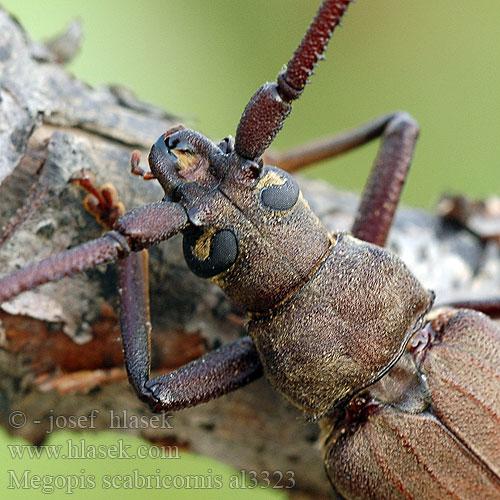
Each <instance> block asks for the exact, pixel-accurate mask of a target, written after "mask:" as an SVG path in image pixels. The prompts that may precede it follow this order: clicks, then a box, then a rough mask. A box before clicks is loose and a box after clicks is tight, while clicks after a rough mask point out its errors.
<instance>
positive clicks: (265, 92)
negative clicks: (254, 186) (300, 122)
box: [235, 0, 351, 160]
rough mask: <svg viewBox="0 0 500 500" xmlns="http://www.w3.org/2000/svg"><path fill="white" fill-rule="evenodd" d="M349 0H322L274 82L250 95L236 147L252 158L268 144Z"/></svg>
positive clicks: (308, 75) (237, 135) (257, 155)
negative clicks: (285, 66) (286, 64)
mask: <svg viewBox="0 0 500 500" xmlns="http://www.w3.org/2000/svg"><path fill="white" fill-rule="evenodd" d="M350 1H351V0H324V1H323V3H322V5H321V7H320V8H319V10H318V12H317V14H316V17H315V18H314V20H313V22H312V23H311V26H309V29H308V30H307V33H306V34H305V36H304V38H303V39H302V42H301V43H300V45H299V47H298V48H297V50H296V51H295V53H294V55H293V56H292V58H291V59H290V61H289V63H288V66H287V68H286V70H285V71H282V72H281V73H280V74H279V75H278V78H277V82H276V83H275V82H273V83H265V84H264V85H262V87H260V88H259V89H258V90H257V92H255V94H254V95H253V96H252V98H251V99H250V101H249V103H248V104H247V106H246V108H245V111H244V112H243V115H242V117H241V120H240V123H239V124H238V129H237V131H236V140H235V150H236V152H237V153H238V154H239V155H240V156H243V157H244V158H248V159H251V160H255V159H257V158H259V157H260V156H261V155H262V153H263V152H264V151H265V150H266V149H267V148H268V147H269V145H270V144H271V142H272V141H273V140H274V138H275V137H276V134H277V133H278V132H279V131H280V130H281V128H282V127H283V123H284V121H285V119H286V117H287V116H288V115H289V114H290V112H291V110H292V101H294V100H295V99H298V98H299V97H300V95H301V94H302V91H303V90H304V87H305V86H306V84H307V83H308V81H309V77H310V76H311V75H312V73H313V71H314V68H315V66H316V64H317V63H318V61H319V60H320V59H323V54H324V52H325V50H326V46H327V45H328V42H329V40H330V37H331V36H332V34H333V31H334V30H335V28H336V27H337V26H338V25H339V24H340V19H341V18H342V16H343V15H344V12H345V11H346V9H347V6H348V5H349V3H350Z"/></svg>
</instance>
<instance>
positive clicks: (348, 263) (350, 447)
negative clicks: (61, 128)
mask: <svg viewBox="0 0 500 500" xmlns="http://www.w3.org/2000/svg"><path fill="white" fill-rule="evenodd" d="M349 3H350V1H349V0H343V1H341V0H325V1H324V2H323V4H322V6H321V8H320V10H319V11H318V14H317V16H316V17H315V19H314V21H313V23H312V25H311V27H310V28H309V30H308V32H307V33H306V36H305V37H304V39H303V40H302V43H301V44H300V46H299V48H298V49H297V51H296V52H295V54H294V56H293V57H292V59H291V60H290V62H289V63H288V66H287V68H286V69H285V70H284V71H283V72H281V73H280V74H279V75H278V78H277V82H276V83H266V84H264V85H263V86H262V87H261V88H260V89H258V90H257V92H256V93H255V94H254V96H253V97H252V98H251V100H250V102H249V103H248V105H247V107H246V108H245V111H244V113H243V116H242V118H241V120H240V123H239V125H238V129H237V132H236V137H235V140H233V139H232V138H230V137H228V138H226V139H224V140H223V141H221V142H220V143H219V144H214V143H213V142H211V141H210V140H208V139H207V138H206V137H204V136H203V135H201V134H200V133H198V132H195V131H192V130H186V129H183V128H179V127H177V128H175V129H171V130H169V131H167V132H166V133H165V134H163V135H162V136H160V137H159V139H158V140H157V142H156V143H155V144H154V145H153V147H152V149H151V153H150V155H149V164H150V167H151V174H149V176H150V177H154V178H155V179H157V180H158V182H159V183H160V184H161V186H162V187H163V189H164V191H165V197H164V198H163V199H162V200H161V201H159V202H156V203H152V204H150V205H147V206H144V207H140V208H137V209H134V210H131V211H129V212H127V213H126V214H124V215H122V216H121V217H118V218H116V217H115V215H116V214H114V215H113V216H111V217H110V219H109V220H108V221H105V225H108V226H109V229H110V231H109V232H108V233H107V234H106V235H105V236H103V237H102V238H99V239H97V240H93V241H91V242H89V243H87V244H84V245H81V246H79V247H76V248H74V249H71V250H68V251H67V252H63V253H62V254H59V255H56V256H54V257H51V258H49V259H46V260H44V261H41V262H39V263H37V264H34V265H32V266H29V267H27V268H25V269H22V270H20V271H18V272H17V273H14V274H12V275H10V276H7V277H5V278H3V279H2V280H1V281H0V302H3V301H6V300H9V299H10V298H13V297H14V296H16V295H17V294H19V293H21V292H22V291H25V290H29V289H31V288H34V287H35V286H38V285H41V284H43V283H45V282H47V281H54V280H57V279H60V278H61V277H63V276H65V275H68V274H72V273H75V272H82V271H84V270H86V269H89V268H91V267H93V266H96V265H98V264H101V263H108V262H114V261H116V260H120V268H119V280H120V290H121V293H120V295H121V324H122V336H123V346H124V351H125V357H126V366H127V371H128V374H129V379H130V382H131V384H132V386H133V387H134V389H135V391H136V392H137V394H138V396H139V397H140V398H141V399H142V400H144V401H146V402H147V403H148V404H149V405H150V407H151V408H152V409H153V410H154V411H169V410H178V409H182V408H185V407H188V406H193V405H196V404H198V403H202V402H205V401H208V400H210V399H212V398H215V397H218V396H221V395H223V394H225V393H227V392H229V391H232V390H235V389H237V388H239V387H241V386H243V385H245V384H247V383H249V382H251V381H252V380H255V379H256V378H257V377H259V376H261V375H262V373H263V372H265V373H266V375H267V376H268V378H269V379H270V381H271V382H272V384H273V385H274V387H275V388H276V389H277V390H278V391H279V392H280V393H282V394H283V395H284V396H285V397H286V398H287V399H288V400H289V401H291V402H292V403H293V404H294V405H296V406H297V407H299V408H300V409H302V410H303V411H304V413H305V415H306V416H307V417H308V418H309V419H312V420H319V421H320V425H321V427H322V429H323V431H324V434H325V439H324V456H325V464H326V468H327V472H328V475H329V477H330V479H331V480H332V482H333V484H334V487H335V489H336V490H337V491H338V492H339V493H340V494H341V495H342V496H344V497H345V498H365V497H367V498H373V497H376V498H394V497H397V496H402V497H404V496H406V497H415V498H416V497H418V498H429V497H431V496H433V495H434V496H436V494H435V493H434V492H435V491H439V493H438V494H437V496H439V497H446V495H448V496H457V495H461V496H462V497H463V498H473V497H475V496H478V495H479V492H480V493H481V494H482V495H483V496H486V497H490V498H495V497H497V498H498V496H499V495H500V480H499V476H500V471H499V469H500V464H499V463H498V457H499V455H500V454H499V453H498V449H499V443H498V437H496V436H498V432H497V430H498V423H497V420H498V419H497V416H498V414H499V413H500V409H499V408H498V405H499V401H500V398H499V394H498V389H497V388H496V387H495V384H494V383H493V382H492V380H494V379H495V377H496V378H498V377H499V376H500V375H499V373H498V369H499V368H498V367H499V362H498V361H499V360H500V335H499V332H498V329H497V328H496V327H495V326H494V324H493V323H492V322H491V321H489V319H487V318H486V317H485V316H483V315H480V314H479V313H475V312H472V311H466V310H461V311H458V312H455V311H454V310H447V311H441V312H439V313H432V314H433V315H432V316H431V317H427V318H426V315H427V313H428V312H429V309H430V308H431V305H432V302H433V294H432V293H431V292H429V291H427V290H425V289H424V288H423V287H422V286H421V285H420V283H419V282H418V281H417V280H416V278H415V277H414V276H413V275H412V274H411V272H410V271H409V270H408V269H407V267H406V266H405V264H404V263H403V262H402V261H401V260H400V259H399V258H398V257H396V256H395V255H393V254H392V253H390V252H388V251H387V250H385V249H383V248H382V247H383V245H384V243H385V240H386V237H387V233H388V231H389V228H390V226H391V222H392V217H393V215H394V211H395V209H396V205H397V202H398V200H399V197H400V193H401V189H402V186H403V183H404V179H405V177H406V173H407V170H408V167H409V164H410V160H411V157H412V153H413V149H414V144H415V141H416V138H417V135H418V127H417V125H416V123H415V122H414V120H413V119H412V118H411V117H410V116H408V115H407V114H405V113H394V114H390V115H386V116H383V117H381V118H378V119H376V120H373V121H371V122H369V123H368V124H366V125H364V126H362V127H360V128H358V129H356V130H355V131H353V132H351V133H349V134H347V135H344V136H340V137H338V138H336V139H334V140H331V141H328V142H327V143H324V144H322V145H321V146H320V147H319V148H316V149H306V150H302V151H301V152H300V153H296V154H294V155H293V157H292V158H285V159H283V158H282V159H278V161H277V162H276V163H278V165H279V166H281V167H283V168H284V170H283V169H279V168H276V167H274V166H268V165H264V161H263V158H262V157H263V155H264V152H265V150H266V149H267V148H268V147H269V145H270V144H271V143H272V141H273V139H274V137H275V136H276V134H277V133H278V132H279V130H280V129H281V127H282V125H283V122H284V120H285V119H286V117H287V116H288V114H289V113H290V111H291V103H292V102H293V101H294V100H296V99H297V98H299V97H300V95H301V93H302V91H303V90H304V87H305V85H306V83H307V81H308V79H309V77H310V76H311V74H312V71H313V69H314V67H315V65H316V63H317V62H318V60H319V59H321V58H322V54H323V52H324V50H325V48H326V45H327V43H328V40H329V38H330V36H331V35H332V33H333V31H334V29H335V27H336V26H337V25H338V24H339V22H340V19H341V17H342V16H343V14H344V12H345V10H346V8H347V6H348V4H349ZM379 136H381V137H382V143H381V148H380V151H379V154H378V156H377V159H376V161H375V165H374V168H373V169H372V173H371V176H370V180H369V182H368V186H367V188H366V191H365V193H364V195H363V199H362V203H361V206H360V209H359V212H358V215H357V218H356V221H355V223H354V226H353V228H352V235H350V234H346V233H342V232H337V233H333V234H331V233H329V232H328V231H327V230H326V229H325V228H324V227H323V225H322V224H321V223H320V222H319V220H318V219H317V217H316V216H315V215H314V214H313V213H312V211H311V210H310V209H309V207H308V206H307V203H306V202H305V200H304V199H303V198H302V195H301V193H300V191H299V189H298V187H297V184H296V183H295V181H294V179H293V177H292V176H291V175H290V174H289V173H288V172H287V170H288V171H291V170H294V169H296V168H299V167H301V166H304V165H306V164H308V163H311V162H312V161H315V160H318V159H320V158H324V157H326V156H333V155H335V154H337V153H339V152H342V151H345V150H347V149H350V148H353V147H355V146H357V145H359V144H363V143H365V142H367V141H368V140H371V139H373V138H375V137H379ZM137 160H138V159H137V157H133V161H132V163H133V168H134V169H135V171H136V172H137V173H140V171H139V169H138V167H137ZM99 209H101V210H104V211H105V212H106V208H105V207H96V210H99ZM179 232H182V233H183V235H184V254H185V257H186V261H187V263H188V266H189V267H190V269H191V270H192V271H193V272H194V273H195V274H197V275H198V276H200V277H202V278H208V279H211V280H213V281H214V282H216V283H217V284H218V285H219V286H220V287H221V288H222V289H223V290H224V291H225V292H226V294H227V295H228V296H229V297H230V298H231V299H232V300H233V301H234V302H235V303H237V304H238V305H239V306H240V307H242V308H244V309H245V310H246V311H247V313H248V317H249V323H248V336H247V337H243V338H241V339H239V340H237V341H235V342H233V343H231V344H229V345H226V346H223V347H221V348H219V349H217V350H215V351H212V352H211V353H210V354H208V355H206V356H204V357H203V358H201V359H199V360H196V361H194V362H192V363H190V364H189V365H186V366H185V367H183V368H181V369H180V370H177V371H175V372H172V373H169V374H166V375H163V376H159V377H156V378H154V379H151V380H150V377H149V370H150V352H149V337H150V331H149V330H150V327H149V317H148V315H149V311H148V304H147V294H146V290H145V287H144V284H145V282H146V280H145V276H146V272H147V271H146V268H145V264H144V260H143V253H142V250H144V249H146V248H148V247H150V246H151V245H154V244H156V243H159V242H160V241H163V240H165V239H168V238H170V237H172V236H173V235H174V234H176V233H179ZM289 239H292V240H294V241H301V242H303V244H302V245H301V248H300V251H297V248H295V247H294V248H292V247H290V246H289V245H287V243H286V241H288V240H289ZM424 321H425V324H424ZM472 338H473V339H474V343H473V344H472V340H471V339H472ZM408 345H409V346H410V347H409V348H407V346H408ZM450 351H453V353H455V355H456V357H453V356H452V354H450ZM464 358H467V359H468V360H469V362H470V363H472V364H474V365H475V367H476V372H475V373H474V374H471V373H469V372H468V371H467V370H458V369H456V366H454V365H456V364H457V363H458V361H459V360H463V359H464ZM471 360H472V361H471ZM469 375H472V376H470V377H469ZM446 377H448V378H446ZM200 379H203V380H204V384H203V386H200V385H199V384H197V383H196V382H197V381H199V380H200ZM445 382H447V384H446V383H445ZM497 385H498V384H497ZM451 387H453V388H455V392H452V391H451V390H450V388H451ZM459 393H461V396H459ZM478 394H479V396H478ZM454 398H455V399H454ZM457 398H458V401H459V403H460V404H461V405H463V406H464V407H465V408H467V411H464V410H462V411H458V412H457V411H453V410H454V409H456V407H457V403H456V399H457ZM470 415H474V417H475V418H474V419H470V418H469V416H470ZM479 417H481V421H482V422H485V423H484V425H487V426H488V427H489V429H490V430H491V433H492V436H493V438H492V437H491V436H488V437H487V438H482V439H481V438H477V436H475V435H474V432H473V427H474V422H476V423H477V422H478V421H480V420H479ZM423 436H425V442H423ZM378 449H382V450H383V452H384V453H377V450H378ZM389 451H390V452H391V455H393V458H392V459H391V460H392V464H391V465H388V464H387V463H386V461H385V460H384V456H385V452H389ZM394 457H395V458H394ZM462 475H466V476H467V480H466V481H463V483H461V484H460V483H459V479H460V477H461V476H462Z"/></svg>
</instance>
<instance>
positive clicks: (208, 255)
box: [183, 228, 238, 278]
mask: <svg viewBox="0 0 500 500" xmlns="http://www.w3.org/2000/svg"><path fill="white" fill-rule="evenodd" d="M183 250H184V258H185V259H186V262H187V265H188V266H189V269H191V271H193V273H194V274H196V275H197V276H200V277H201V278H211V277H213V276H216V275H217V274H220V273H222V272H224V271H226V270H227V269H229V268H230V267H231V266H232V265H233V264H234V263H235V261H236V258H237V257H238V240H237V239H236V236H235V234H234V233H233V231H232V230H231V229H219V230H217V229H214V228H209V229H200V228H196V229H190V230H188V231H186V232H185V233H184V241H183Z"/></svg>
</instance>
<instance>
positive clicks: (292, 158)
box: [263, 112, 399, 173]
mask: <svg viewBox="0 0 500 500" xmlns="http://www.w3.org/2000/svg"><path fill="white" fill-rule="evenodd" d="M398 114H399V113H398V112H394V113H388V114H385V115H382V116H378V117H377V118H374V119H372V120H370V121H368V122H366V123H363V124H361V125H358V126H357V127H355V128H352V129H350V130H347V131H345V132H341V133H337V134H334V135H331V136H328V137H324V138H322V139H319V140H315V141H311V142H307V143H306V144H302V145H300V146H298V147H296V148H293V149H290V150H288V151H284V152H279V151H273V150H269V151H266V152H265V153H264V155H263V159H264V163H266V164H268V165H275V166H276V167H279V168H281V169H282V170H286V171H287V172H291V173H293V172H296V171H297V170H300V169H301V168H304V167H308V166H309V165H313V164H314V163H318V162H320V161H323V160H328V159H330V158H334V157H336V156H340V155H341V154H343V153H347V152H348V151H351V150H352V149H355V148H357V147H359V146H362V145H363V144H366V143H368V142H370V141H372V140H373V139H376V138H377V137H380V136H381V135H382V134H383V132H384V130H385V128H386V127H387V124H388V123H389V122H390V121H391V120H392V119H394V118H395V117H396V116H398Z"/></svg>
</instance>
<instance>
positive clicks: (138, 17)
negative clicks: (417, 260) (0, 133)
mask: <svg viewBox="0 0 500 500" xmlns="http://www.w3.org/2000/svg"><path fill="white" fill-rule="evenodd" d="M318 4H319V1H304V0H253V1H251V2H249V1H243V0H233V1H228V0H210V1H202V0H187V1H184V2H180V1H171V0H144V1H142V2H137V1H133V0H120V1H118V0H105V1H102V0H101V1H97V0H85V1H81V0H79V1H76V0H50V2H41V1H39V0H7V1H4V2H3V5H4V6H5V7H6V8H7V9H8V10H10V11H11V12H12V13H14V14H15V15H16V16H18V18H19V20H20V21H21V23H22V24H23V25H24V26H25V27H26V28H27V29H28V31H29V32H30V33H31V35H32V36H33V37H35V38H36V39H39V40H41V39H43V38H47V37H49V36H51V35H53V34H54V33H56V32H58V31H60V30H61V29H62V28H63V27H64V26H65V24H66V23H67V22H69V20H71V19H73V18H74V17H79V18H81V19H83V21H84V29H85V41H84V44H83V47H82V50H81V53H80V54H79V55H78V57H77V58H76V60H75V61H74V62H73V63H71V64H70V66H69V69H70V71H72V72H73V73H75V74H76V75H77V76H78V77H79V78H81V79H83V80H85V81H87V82H89V83H90V84H92V85H101V84H107V83H118V84H121V85H122V86H125V87H128V88H130V89H132V90H133V91H134V92H135V93H136V94H137V95H138V96H139V97H140V98H142V99H144V100H146V101H150V102H153V103H155V104H157V105H159V106H161V107H163V108H164V109H166V110H168V111H170V112H173V113H175V114H178V115H180V116H181V117H183V121H185V122H187V123H188V124H189V125H190V126H193V127H196V128H198V129H199V130H201V131H203V132H205V133H207V134H208V135H210V136H211V137H213V138H221V137H223V136H225V135H227V134H233V135H234V132H235V128H236V125H237V123H238V120H239V116H240V114H241V112H242V110H243V108H244V106H245V104H246V102H247V101H248V99H249V97H250V96H251V94H252V93H253V92H254V91H255V90H256V89H257V87H258V86H259V85H260V84H261V83H263V82H264V81H266V80H273V79H274V78H275V76H276V74H277V73H278V71H279V70H280V69H281V67H282V65H283V64H284V63H286V62H287V61H288V59H289V57H290V55H291V54H292V52H293V50H294V49H295V47H296V45H297V44H298V41H299V40H300V38H301V37H302V35H303V34H304V32H305V29H306V27H307V26H308V24H309V22H310V20H311V19H312V16H313V15H314V12H315V11H316V9H317V7H318ZM499 20H500V3H499V2H498V0H478V1H476V2H474V3H471V2H457V1H456V0H439V1H436V0H419V1H415V0H369V1H366V0H359V1H358V2H356V3H355V4H353V5H352V6H351V7H350V8H349V12H348V15H347V17H346V19H345V21H344V26H345V27H344V28H343V29H341V30H338V31H337V32H336V34H335V39H334V40H333V43H331V45H330V49H329V51H328V54H327V60H326V61H324V62H323V63H321V64H320V66H319V67H318V69H317V74H316V76H314V77H313V80H312V84H311V85H310V86H309V88H308V89H307V91H306V92H305V94H304V96H303V97H302V98H301V100H300V101H299V102H298V103H296V104H295V107H294V112H293V114H292V116H291V117H290V118H289V119H288V121H287V123H286V125H285V127H284V130H283V132H282V133H281V134H280V135H279V137H278V139H277V140H276V142H275V146H276V147H277V148H278V149H285V148H287V147H291V146H293V145H297V144H299V143H301V142H304V141H307V140H310V139H314V138H317V137H320V136H325V135H328V134H330V133H332V132H334V131H340V130H342V129H345V128H348V127H352V126H354V125H356V124H358V123H361V122H363V121H366V120H367V119H368V118H371V117H374V116H376V115H379V114H381V113H385V112H387V111H389V110H394V109H404V110H407V111H409V112H410V113H411V114H412V115H413V116H414V117H415V118H416V119H417V120H418V121H419V123H420V125H421V137H420V141H419V144H418V147H417V153H416V157H415V161H414V166H413V169H412V172H411V175H410V178H409V182H408V185H407V187H406V190H405V194H404V201H405V203H407V204H411V205H418V206H422V207H426V208H429V209H431V208H432V206H433V204H434V203H435V202H436V200H437V199H438V197H439V194H440V193H442V192H444V191H447V192H453V193H464V194H468V195H470V196H472V197H484V196H486V195H489V194H498V192H499V187H500V182H499V176H498V174H497V172H496V170H497V169H498V166H499V162H500V141H498V139H497V137H498V129H497V127H498V125H497V123H498V119H499V111H500V96H498V95H497V94H498V92H497V89H498V88H500V51H499V47H500V32H499V31H498V21H499ZM160 132H161V131H158V133H160ZM376 148H377V145H376V144H374V145H370V146H368V147H365V148H363V149H361V150H360V151H358V152H355V153H350V154H348V155H346V156H345V157H342V158H339V159H337V160H335V161H333V162H329V163H326V164H323V165H321V166H318V167H314V168H313V169H311V175H314V176H317V177H323V178H326V179H328V180H329V181H330V182H332V183H334V184H336V185H338V186H341V187H345V188H349V189H353V190H356V191H359V190H361V188H362V185H363V183H364V180H365V179H366V176H367V172H368V168H369V165H370V164H371V161H372V159H373V157H374V155H375V153H376ZM269 439H272V436H269ZM3 446H5V445H3ZM3 455H4V453H2V456H3ZM6 460H7V461H6V463H5V467H4V469H5V468H12V467H13V465H12V461H9V459H8V458H7V457H6ZM191 460H192V461H188V459H187V458H185V459H184V457H183V461H182V463H183V465H184V466H185V467H186V468H187V469H188V470H189V471H190V472H191V473H195V472H194V471H196V470H198V469H196V467H198V468H199V467H201V469H199V470H201V472H200V473H203V471H206V470H207V467H212V468H215V467H216V466H214V465H213V463H212V462H210V463H209V462H206V461H205V459H198V458H192V459H191ZM200 460H201V462H200ZM200 464H201V465H200ZM207 464H209V465H207ZM31 465H33V464H31ZM35 465H36V464H35ZM62 465H64V464H61V466H62ZM7 466H8V467H7ZM50 466H51V467H54V462H51V463H50ZM141 466H142V463H141ZM33 468H35V467H34V465H33ZM42 468H43V467H42ZM3 480H5V476H4V477H3V478H2V481H3ZM2 489H3V488H2ZM4 492H5V490H4ZM8 493H9V495H8V498H14V493H13V492H12V491H9V492H8ZM22 493H23V495H22V496H23V498H39V497H40V496H39V491H36V490H35V491H33V492H30V491H24V492H22ZM112 493H113V492H110V491H108V492H107V493H106V496H107V497H108V498H114V497H112V496H111V494H112ZM117 493H118V494H119V495H120V497H125V496H126V495H127V494H130V495H131V496H130V497H129V498H136V497H137V496H138V495H142V494H144V493H145V492H142V493H141V492H124V491H118V492H117ZM266 493H269V492H266ZM30 494H33V495H34V496H33V497H31V496H30ZM147 494H148V497H149V498H156V496H155V495H156V494H158V498H160V494H161V495H162V498H163V496H164V494H165V492H154V491H153V492H151V494H150V493H149V492H148V493H147ZM181 494H182V493H181V492H179V491H174V492H169V493H168V497H169V498H224V497H223V496H222V493H221V492H219V491H216V492H200V491H197V492H193V491H190V492H186V493H185V495H186V496H180V495H181ZM62 495H63V494H61V496H62ZM83 495H85V497H86V498H88V497H89V496H92V491H87V492H85V491H84V492H82V498H83ZM196 495H200V496H196ZM227 495H228V496H227V498H246V497H244V495H248V498H257V496H256V494H255V492H251V491H250V492H248V491H244V490H238V491H234V490H233V491H232V492H228V493H227ZM51 496H52V497H57V494H56V493H54V494H52V495H51ZM77 498H78V496H77Z"/></svg>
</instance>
